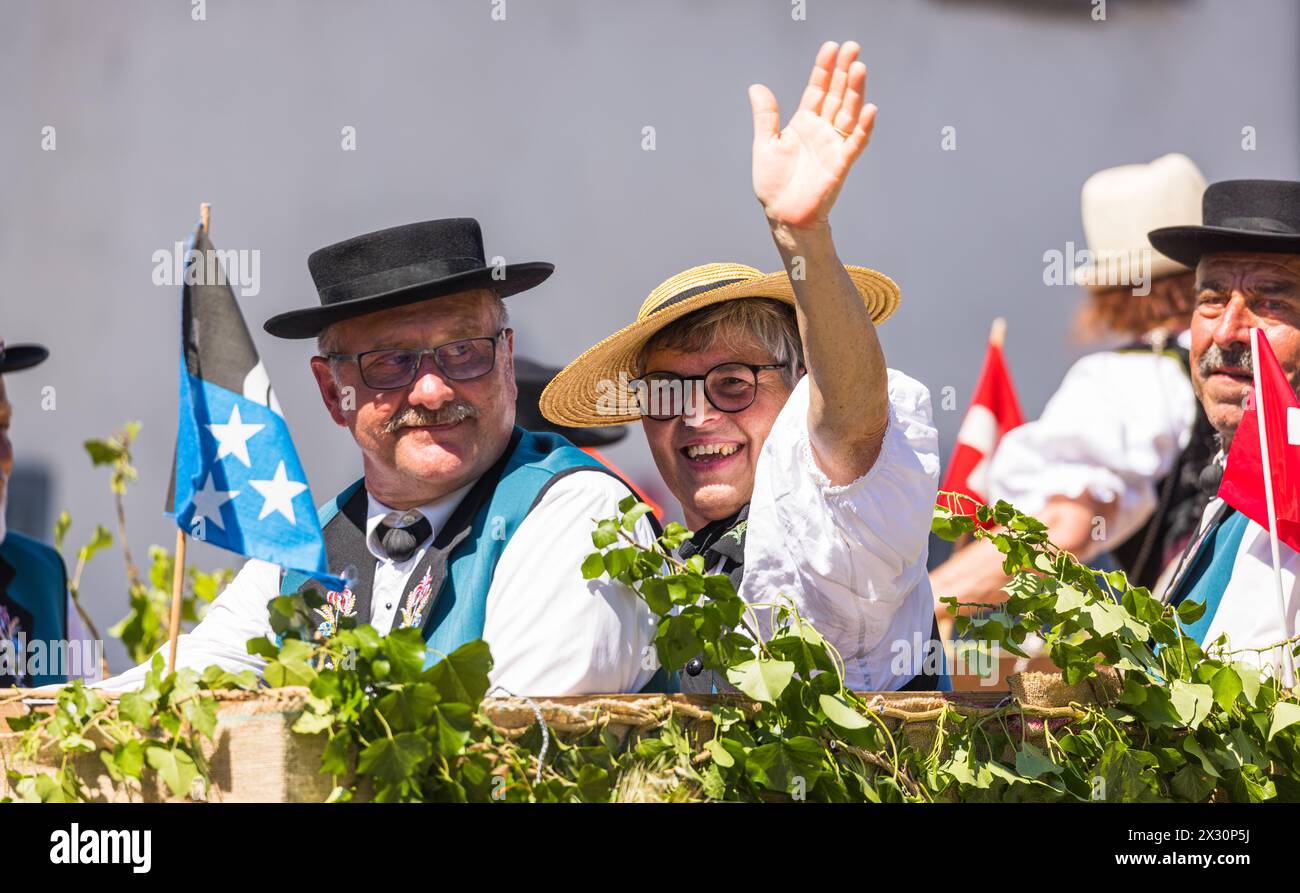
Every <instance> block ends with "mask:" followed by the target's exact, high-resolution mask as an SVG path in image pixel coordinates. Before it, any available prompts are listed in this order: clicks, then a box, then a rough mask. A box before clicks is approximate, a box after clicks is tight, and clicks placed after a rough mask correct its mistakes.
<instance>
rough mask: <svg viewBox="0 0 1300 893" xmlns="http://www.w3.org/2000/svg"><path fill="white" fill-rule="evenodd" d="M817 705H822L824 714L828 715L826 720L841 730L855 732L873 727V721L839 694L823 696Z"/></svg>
mask: <svg viewBox="0 0 1300 893" xmlns="http://www.w3.org/2000/svg"><path fill="white" fill-rule="evenodd" d="M817 703H818V704H820V705H821V708H822V713H824V714H826V718H827V719H829V720H830V721H831V722H833V723H835V725H837V726H839V727H840V728H841V729H848V730H849V731H854V730H856V729H865V728H867V727H869V726H871V725H872V722H871V720H869V719H867V718H866V717H865V716H863V715H862V714H861V713H859V712H858V711H857V710H855V709H853V706H852V705H850V704H849V702H848V701H846V700H844V699H843V698H841V697H840V696H839V695H837V694H836V695H821V696H820V697H818V698H817Z"/></svg>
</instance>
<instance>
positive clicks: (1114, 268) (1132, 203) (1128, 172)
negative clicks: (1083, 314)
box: [1074, 153, 1205, 288]
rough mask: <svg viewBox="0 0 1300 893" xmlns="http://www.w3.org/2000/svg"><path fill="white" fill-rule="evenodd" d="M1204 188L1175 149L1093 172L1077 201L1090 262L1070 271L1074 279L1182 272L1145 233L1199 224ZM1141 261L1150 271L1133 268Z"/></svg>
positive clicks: (1115, 282)
mask: <svg viewBox="0 0 1300 893" xmlns="http://www.w3.org/2000/svg"><path fill="white" fill-rule="evenodd" d="M1204 192H1205V177H1204V176H1202V175H1201V172H1200V170H1199V169H1198V168H1197V167H1196V165H1195V164H1194V163H1192V160H1191V159H1190V158H1188V157H1187V156H1186V155H1179V154H1178V153H1170V154H1169V155H1162V156H1161V157H1159V158H1157V159H1156V160H1155V161H1153V162H1151V163H1150V164H1125V165H1121V166H1119V167H1111V168H1107V169H1106V170H1104V171H1098V172H1097V173H1095V174H1093V175H1092V176H1091V177H1089V178H1088V180H1087V182H1085V183H1084V184H1083V195H1082V197H1081V199H1080V202H1081V204H1082V205H1083V232H1084V235H1085V236H1087V238H1088V250H1089V252H1090V253H1091V254H1092V261H1091V263H1087V264H1084V265H1083V266H1081V267H1079V268H1078V269H1077V270H1075V271H1074V281H1075V282H1077V283H1078V284H1079V285H1087V286H1097V287H1100V288H1107V287H1110V286H1122V285H1134V284H1137V282H1139V281H1141V280H1143V279H1146V278H1147V277H1148V276H1149V278H1150V279H1157V278H1159V277H1161V276H1168V275H1169V274H1171V273H1181V272H1185V271H1186V270H1187V269H1188V268H1187V267H1185V266H1183V265H1182V264H1180V263H1179V262H1178V261H1176V260H1172V259H1170V258H1168V257H1166V256H1165V255H1163V254H1161V253H1160V252H1159V251H1156V250H1155V249H1154V248H1152V247H1151V243H1150V242H1149V241H1148V240H1147V233H1149V232H1150V231H1151V230H1153V229H1159V228H1160V227H1165V226H1184V225H1193V226H1198V225H1200V223H1201V195H1202V193H1204ZM1144 259H1146V260H1147V262H1148V263H1149V264H1150V269H1149V270H1143V269H1142V268H1141V267H1139V268H1138V270H1134V269H1133V267H1134V266H1135V265H1140V264H1142V263H1143V260H1144ZM1134 274H1141V275H1140V276H1139V278H1135V276H1134Z"/></svg>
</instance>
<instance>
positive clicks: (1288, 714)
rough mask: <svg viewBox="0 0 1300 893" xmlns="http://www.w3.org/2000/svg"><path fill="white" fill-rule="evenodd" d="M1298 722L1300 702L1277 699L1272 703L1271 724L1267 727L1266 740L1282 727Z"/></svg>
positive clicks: (1270, 739) (1288, 726)
mask: <svg viewBox="0 0 1300 893" xmlns="http://www.w3.org/2000/svg"><path fill="white" fill-rule="evenodd" d="M1298 722H1300V704H1297V703H1295V702H1294V701H1278V702H1277V703H1276V704H1274V705H1273V724H1272V725H1270V726H1269V728H1268V740H1269V741H1272V740H1273V736H1274V735H1276V734H1277V733H1278V732H1280V731H1282V730H1283V729H1287V728H1290V727H1291V726H1293V725H1295V724H1296V723H1298Z"/></svg>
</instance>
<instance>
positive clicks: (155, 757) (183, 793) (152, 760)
mask: <svg viewBox="0 0 1300 893" xmlns="http://www.w3.org/2000/svg"><path fill="white" fill-rule="evenodd" d="M144 756H145V761H146V762H147V763H148V764H149V766H150V768H152V769H153V770H154V771H155V772H157V773H158V775H159V776H160V777H161V778H162V780H163V781H165V782H166V783H167V787H168V788H170V789H171V792H172V795H173V796H174V797H177V798H180V797H188V796H189V793H190V785H192V784H193V783H194V779H196V778H198V775H199V770H198V767H196V766H195V765H194V758H193V757H191V756H190V755H189V754H188V753H186V752H185V751H184V750H181V749H180V748H175V749H173V748H170V747H166V746H163V745H149V746H148V747H147V748H146V749H145V752H144Z"/></svg>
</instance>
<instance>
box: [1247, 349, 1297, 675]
mask: <svg viewBox="0 0 1300 893" xmlns="http://www.w3.org/2000/svg"><path fill="white" fill-rule="evenodd" d="M1250 354H1251V356H1252V357H1253V358H1254V360H1255V363H1254V365H1255V391H1254V401H1255V419H1256V421H1257V422H1258V423H1259V453H1260V458H1261V460H1262V461H1263V463H1264V503H1265V505H1266V506H1267V508H1268V538H1269V542H1270V544H1271V546H1272V548H1273V582H1274V583H1275V584H1276V586H1277V609H1278V616H1280V617H1281V619H1282V638H1283V639H1284V640H1285V639H1290V638H1291V624H1289V623H1287V618H1286V599H1285V598H1284V597H1283V595H1282V560H1281V557H1280V555H1279V552H1278V544H1277V510H1276V509H1275V508H1274V507H1273V469H1272V462H1271V461H1270V459H1269V455H1268V433H1267V430H1266V428H1267V425H1266V423H1265V421H1264V392H1263V391H1262V390H1261V388H1260V371H1259V369H1260V362H1259V329H1251V330H1250ZM1280 647H1281V649H1282V660H1281V661H1280V662H1275V664H1274V668H1275V669H1276V671H1277V673H1278V674H1279V675H1281V674H1282V672H1283V669H1285V671H1286V678H1285V679H1282V680H1280V681H1281V682H1282V684H1284V685H1292V684H1294V680H1295V665H1294V662H1293V660H1292V657H1291V649H1290V647H1289V646H1287V645H1282V646H1280Z"/></svg>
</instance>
